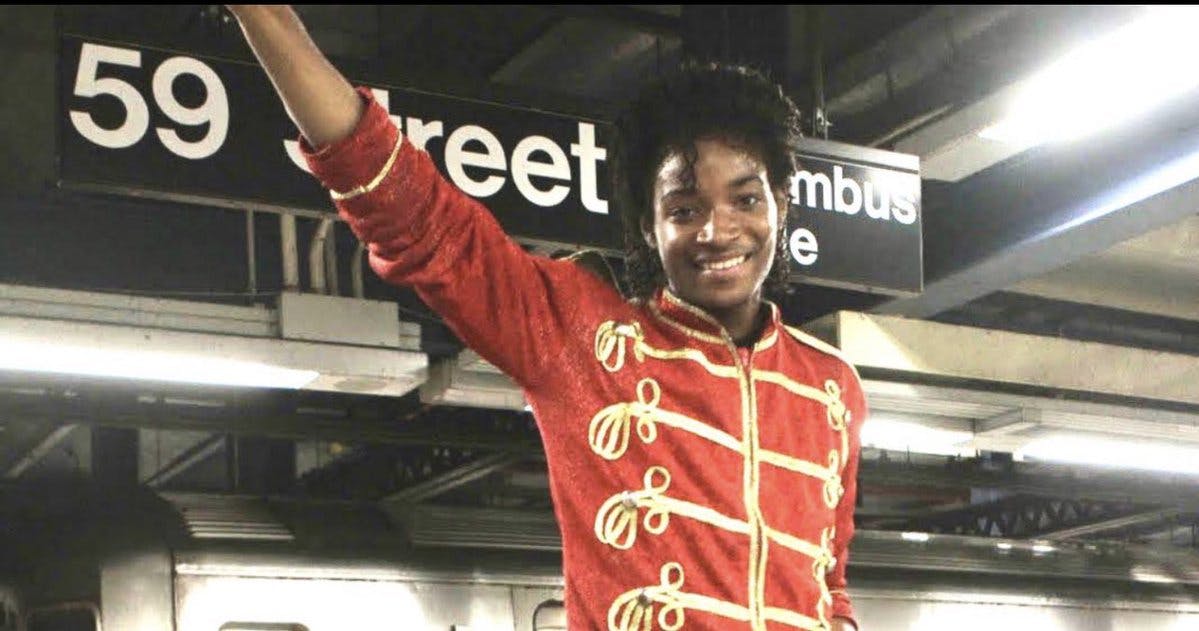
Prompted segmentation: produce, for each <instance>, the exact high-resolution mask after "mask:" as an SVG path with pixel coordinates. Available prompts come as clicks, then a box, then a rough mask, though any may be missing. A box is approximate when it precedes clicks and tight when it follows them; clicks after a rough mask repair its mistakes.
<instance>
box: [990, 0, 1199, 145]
mask: <svg viewBox="0 0 1199 631" xmlns="http://www.w3.org/2000/svg"><path fill="white" fill-rule="evenodd" d="M1197 28H1199V8H1195V7H1153V8H1150V9H1147V10H1146V13H1145V14H1144V15H1143V17H1141V18H1140V19H1138V20H1136V21H1134V22H1133V23H1131V24H1129V25H1127V26H1124V27H1122V28H1120V29H1118V30H1116V31H1114V32H1111V33H1108V34H1107V35H1105V36H1102V37H1100V38H1098V39H1095V40H1092V41H1091V42H1089V43H1087V44H1085V45H1083V46H1080V47H1079V48H1076V49H1074V50H1073V51H1071V52H1069V53H1068V54H1066V55H1065V56H1064V57H1062V58H1061V59H1059V60H1058V61H1056V62H1055V63H1053V64H1051V65H1050V66H1048V67H1047V68H1045V69H1044V70H1042V71H1041V72H1039V73H1037V74H1036V75H1034V76H1032V77H1031V78H1029V79H1027V80H1025V81H1024V82H1022V83H1021V84H1019V87H1018V88H1017V90H1016V97H1015V99H1014V101H1013V103H1012V105H1011V109H1010V110H1009V113H1008V115H1007V116H1005V117H1004V118H1002V119H1000V120H999V122H997V123H995V124H993V125H991V126H990V127H987V128H985V129H984V130H983V131H981V132H980V133H979V135H980V136H981V137H983V138H986V139H990V140H996V141H1000V142H1003V143H1008V144H1011V145H1016V146H1019V147H1021V148H1028V147H1032V146H1035V145H1037V144H1040V143H1043V142H1052V141H1059V140H1072V139H1076V138H1081V137H1083V136H1086V135H1088V134H1092V133H1094V132H1097V131H1100V130H1103V129H1106V128H1109V127H1112V126H1115V125H1118V124H1120V123H1121V122H1124V121H1127V120H1129V119H1131V118H1133V117H1135V116H1137V115H1140V114H1143V113H1145V112H1146V111H1148V110H1149V109H1151V108H1152V107H1154V106H1156V105H1158V104H1160V103H1162V102H1165V101H1167V100H1168V99H1170V98H1172V97H1175V96H1178V95H1180V94H1182V93H1184V92H1186V91H1187V90H1190V89H1192V88H1194V87H1196V86H1199V73H1194V72H1188V71H1187V70H1186V68H1185V66H1186V64H1187V63H1189V60H1192V59H1195V58H1196V57H1199V37H1195V35H1194V33H1195V32H1196V29H1197Z"/></svg>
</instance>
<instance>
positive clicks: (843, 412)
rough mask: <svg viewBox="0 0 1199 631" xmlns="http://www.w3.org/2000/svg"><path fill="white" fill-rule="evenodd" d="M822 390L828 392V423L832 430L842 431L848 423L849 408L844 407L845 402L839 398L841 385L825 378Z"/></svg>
mask: <svg viewBox="0 0 1199 631" xmlns="http://www.w3.org/2000/svg"><path fill="white" fill-rule="evenodd" d="M824 392H825V393H826V394H828V406H827V408H826V409H827V410H828V424H829V426H830V427H832V428H833V430H835V431H838V432H842V431H845V425H846V424H847V423H849V417H850V414H849V410H848V409H847V408H846V407H845V402H844V401H842V400H841V386H840V385H838V384H837V382H836V381H833V380H832V379H828V380H825V382H824Z"/></svg>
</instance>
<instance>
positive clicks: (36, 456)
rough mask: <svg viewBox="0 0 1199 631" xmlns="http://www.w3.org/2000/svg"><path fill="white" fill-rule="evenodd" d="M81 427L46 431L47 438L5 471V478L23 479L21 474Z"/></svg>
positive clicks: (73, 425) (70, 426)
mask: <svg viewBox="0 0 1199 631" xmlns="http://www.w3.org/2000/svg"><path fill="white" fill-rule="evenodd" d="M77 427H79V426H78V425H75V424H66V425H59V426H58V427H54V428H52V429H48V430H47V431H46V434H45V436H44V437H43V438H42V439H41V440H39V441H38V442H37V444H35V445H34V446H33V447H31V448H30V449H29V451H27V452H26V453H25V455H24V456H21V457H20V458H19V459H18V460H17V461H16V462H14V463H13V464H12V466H10V467H8V468H7V469H6V470H5V471H4V477H5V478H7V479H9V480H13V479H16V478H19V477H21V474H22V473H24V472H25V471H27V470H28V469H29V468H30V467H32V466H33V465H35V464H37V463H38V461H40V460H41V459H42V457H43V456H45V455H46V454H48V453H50V452H51V451H52V450H53V449H54V448H55V447H57V446H58V445H59V444H61V443H62V441H64V440H66V438H67V436H70V435H71V432H73V431H75V428H77Z"/></svg>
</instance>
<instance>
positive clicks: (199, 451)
mask: <svg viewBox="0 0 1199 631" xmlns="http://www.w3.org/2000/svg"><path fill="white" fill-rule="evenodd" d="M226 442H227V441H226V440H225V435H224V434H213V435H212V436H209V437H208V438H206V439H204V440H201V441H200V442H198V443H196V444H195V445H192V446H191V447H189V448H188V449H187V450H185V451H184V452H183V453H181V454H179V456H177V457H176V458H175V459H174V460H172V461H171V462H169V463H167V464H166V465H165V466H163V467H162V468H161V469H159V470H158V471H156V472H154V473H153V474H151V475H150V476H149V477H148V478H146V480H145V481H144V484H145V485H146V486H149V487H150V488H152V489H157V488H162V487H163V486H166V485H167V484H169V483H170V482H171V480H174V479H175V478H178V477H179V476H181V475H183V474H184V473H187V471H188V470H190V469H191V468H192V467H194V466H196V465H198V464H200V463H201V462H204V461H205V460H208V459H209V458H211V457H212V456H214V455H216V454H218V453H221V452H223V451H224V450H225V445H226Z"/></svg>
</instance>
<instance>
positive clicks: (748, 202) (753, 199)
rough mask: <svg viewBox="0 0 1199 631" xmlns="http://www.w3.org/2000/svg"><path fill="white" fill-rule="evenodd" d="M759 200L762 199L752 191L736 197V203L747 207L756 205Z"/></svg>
mask: <svg viewBox="0 0 1199 631" xmlns="http://www.w3.org/2000/svg"><path fill="white" fill-rule="evenodd" d="M760 201H762V199H761V198H760V197H758V196H757V195H756V194H753V193H747V194H745V195H742V196H740V197H738V198H737V203H739V204H741V205H742V206H744V207H747V208H749V207H753V206H757V205H758V202H760Z"/></svg>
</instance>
